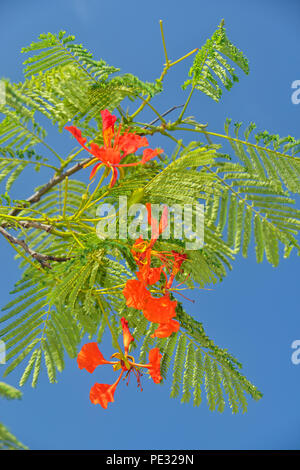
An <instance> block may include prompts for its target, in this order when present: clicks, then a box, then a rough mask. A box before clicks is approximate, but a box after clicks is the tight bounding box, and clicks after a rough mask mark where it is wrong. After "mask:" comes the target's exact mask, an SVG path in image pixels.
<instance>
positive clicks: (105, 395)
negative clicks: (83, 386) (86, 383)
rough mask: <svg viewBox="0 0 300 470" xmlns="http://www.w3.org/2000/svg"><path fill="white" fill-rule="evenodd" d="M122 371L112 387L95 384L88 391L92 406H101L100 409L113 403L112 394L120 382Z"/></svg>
mask: <svg viewBox="0 0 300 470" xmlns="http://www.w3.org/2000/svg"><path fill="white" fill-rule="evenodd" d="M122 375H123V371H122V372H121V374H120V375H119V378H118V379H117V380H116V382H115V383H114V384H113V385H108V384H97V383H95V384H94V385H93V386H92V388H91V391H90V400H91V402H92V403H93V404H94V405H101V406H102V408H105V409H106V408H107V405H108V403H109V402H113V401H115V400H114V393H115V391H116V388H117V385H118V383H119V382H120V380H121V377H122Z"/></svg>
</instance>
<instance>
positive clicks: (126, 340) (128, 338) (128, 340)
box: [121, 317, 134, 356]
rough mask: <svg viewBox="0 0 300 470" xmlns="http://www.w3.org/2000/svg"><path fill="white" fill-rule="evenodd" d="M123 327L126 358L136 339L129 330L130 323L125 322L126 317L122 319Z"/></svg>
mask: <svg viewBox="0 0 300 470" xmlns="http://www.w3.org/2000/svg"><path fill="white" fill-rule="evenodd" d="M121 325H122V328H123V343H124V351H125V356H127V355H128V348H129V345H130V343H131V341H134V337H133V336H132V334H131V333H130V331H129V328H128V321H127V320H125V318H124V317H122V318H121Z"/></svg>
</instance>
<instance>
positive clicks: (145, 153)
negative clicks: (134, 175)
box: [141, 149, 163, 165]
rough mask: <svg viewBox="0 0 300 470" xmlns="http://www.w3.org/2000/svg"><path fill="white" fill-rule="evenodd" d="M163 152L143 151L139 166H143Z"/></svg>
mask: <svg viewBox="0 0 300 470" xmlns="http://www.w3.org/2000/svg"><path fill="white" fill-rule="evenodd" d="M162 152H163V150H162V149H154V150H153V149H145V150H144V151H143V157H142V160H141V164H142V165H144V164H145V163H147V162H148V161H149V160H152V158H155V157H157V155H160V154H161V153H162Z"/></svg>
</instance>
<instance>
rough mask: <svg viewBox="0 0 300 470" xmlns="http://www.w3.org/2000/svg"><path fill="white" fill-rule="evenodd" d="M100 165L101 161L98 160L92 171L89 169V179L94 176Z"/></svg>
mask: <svg viewBox="0 0 300 470" xmlns="http://www.w3.org/2000/svg"><path fill="white" fill-rule="evenodd" d="M102 165H103V163H102V162H100V163H97V164H96V165H95V166H94V167H93V169H92V171H91V174H90V180H91V179H92V178H94V176H95V174H96V173H97V171H98V170H100V167H101V166H102Z"/></svg>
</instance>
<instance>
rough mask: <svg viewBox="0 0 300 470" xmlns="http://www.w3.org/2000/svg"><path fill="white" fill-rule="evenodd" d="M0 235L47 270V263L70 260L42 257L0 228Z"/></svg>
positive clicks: (48, 256) (48, 266) (22, 241)
mask: <svg viewBox="0 0 300 470" xmlns="http://www.w3.org/2000/svg"><path fill="white" fill-rule="evenodd" d="M0 233H1V234H2V235H3V236H4V237H5V238H6V239H7V240H8V241H9V242H10V243H13V244H14V245H19V246H21V247H22V248H23V250H24V251H25V252H26V253H28V254H29V255H30V256H31V257H32V258H34V259H36V260H37V261H38V262H39V263H40V264H41V265H42V266H43V267H44V268H49V269H51V266H50V264H49V263H47V261H58V262H64V261H68V260H69V259H71V258H67V257H65V258H61V257H58V256H51V255H43V254H41V253H38V252H36V251H34V250H32V249H31V248H30V247H29V246H28V245H27V243H26V242H25V241H24V240H19V239H18V238H16V237H14V236H13V235H11V234H10V233H8V232H7V231H6V230H5V229H4V228H3V227H1V226H0Z"/></svg>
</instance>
